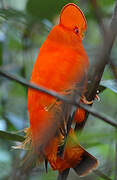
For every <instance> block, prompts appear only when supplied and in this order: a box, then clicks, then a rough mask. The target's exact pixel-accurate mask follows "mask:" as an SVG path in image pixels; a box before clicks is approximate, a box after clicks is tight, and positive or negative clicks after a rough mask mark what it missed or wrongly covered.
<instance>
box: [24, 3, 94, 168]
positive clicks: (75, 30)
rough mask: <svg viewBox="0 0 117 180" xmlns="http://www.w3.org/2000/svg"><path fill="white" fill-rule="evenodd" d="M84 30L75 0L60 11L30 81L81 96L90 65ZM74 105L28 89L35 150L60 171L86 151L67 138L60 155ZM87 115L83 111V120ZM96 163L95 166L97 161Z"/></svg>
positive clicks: (40, 52)
mask: <svg viewBox="0 0 117 180" xmlns="http://www.w3.org/2000/svg"><path fill="white" fill-rule="evenodd" d="M85 30H86V20H85V17H84V15H83V13H82V11H81V10H80V9H79V8H78V7H77V6H76V5H75V4H73V3H70V4H68V5H66V6H65V7H64V8H63V9H62V11H61V14H60V22H59V24H58V25H56V26H55V27H54V28H53V29H52V30H51V32H50V33H49V35H48V37H47V39H46V40H45V42H44V43H43V45H42V47H41V48H40V51H39V54H38V57H37V60H36V62H35V65H34V67H33V71H32V76H31V82H33V83H35V84H37V85H41V86H44V87H46V88H49V89H53V90H55V91H57V92H58V93H60V94H63V95H66V96H68V97H69V98H71V99H78V97H79V95H82V94H83V93H84V91H85V88H86V81H87V72H88V66H89V61H88V56H87V54H86V52H85V50H84V48H83V45H82V37H83V33H84V31H85ZM72 108H73V107H71V106H70V105H66V104H65V103H64V102H61V101H58V100H56V99H55V98H54V97H51V96H49V95H47V94H44V93H41V92H39V91H36V90H33V89H29V91H28V112H29V119H30V129H31V134H32V144H33V147H34V150H35V153H37V154H38V155H39V156H41V155H42V154H43V156H45V157H46V158H47V159H48V161H49V162H50V164H51V166H52V167H53V169H57V170H59V171H62V170H64V169H65V168H68V167H69V168H70V167H75V165H76V164H79V162H80V160H81V159H82V157H83V153H84V152H85V150H84V149H83V148H81V146H80V145H79V143H77V147H76V145H75V147H76V148H75V147H74V146H72V142H71V141H68V142H67V144H66V146H65V151H64V158H63V161H62V158H61V157H59V156H57V151H58V145H59V144H60V142H61V133H60V129H61V128H63V124H64V123H63V122H65V123H66V124H67V121H68V119H67V118H68V116H69V115H70V113H71V111H72ZM78 111H79V110H78ZM78 111H77V113H76V116H75V119H76V121H77V122H79V121H80V119H79V113H78ZM84 114H85V112H84V111H82V118H81V119H82V120H83V118H84ZM78 119H79V120H78ZM71 131H73V130H70V135H69V137H70V136H72V135H71V134H73V133H71ZM69 137H68V140H69ZM70 142H71V143H70ZM74 149H75V150H74ZM69 150H70V151H72V154H70V153H69ZM65 164H66V165H65ZM94 164H95V165H94V166H95V167H96V164H97V161H96V160H95V163H94Z"/></svg>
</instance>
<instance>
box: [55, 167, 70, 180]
mask: <svg viewBox="0 0 117 180" xmlns="http://www.w3.org/2000/svg"><path fill="white" fill-rule="evenodd" d="M69 171H70V168H69V169H65V170H64V171H62V172H61V173H59V175H58V178H57V180H66V179H67V177H68V175H69Z"/></svg>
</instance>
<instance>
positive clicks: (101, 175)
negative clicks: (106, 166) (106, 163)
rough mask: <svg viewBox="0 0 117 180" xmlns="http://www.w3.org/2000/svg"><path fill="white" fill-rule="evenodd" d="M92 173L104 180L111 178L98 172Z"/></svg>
mask: <svg viewBox="0 0 117 180" xmlns="http://www.w3.org/2000/svg"><path fill="white" fill-rule="evenodd" d="M94 173H95V174H96V175H97V176H99V177H101V178H103V179H105V180H112V179H111V178H109V177H108V176H106V175H105V174H103V173H102V172H101V171H100V170H95V171H94Z"/></svg>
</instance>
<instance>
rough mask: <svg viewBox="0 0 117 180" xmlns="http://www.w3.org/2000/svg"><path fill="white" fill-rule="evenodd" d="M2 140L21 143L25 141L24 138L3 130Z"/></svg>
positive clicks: (0, 136)
mask: <svg viewBox="0 0 117 180" xmlns="http://www.w3.org/2000/svg"><path fill="white" fill-rule="evenodd" d="M0 138H1V139H4V140H11V141H19V142H22V141H24V140H25V138H24V137H23V136H20V135H17V134H14V133H9V132H6V131H1V130H0Z"/></svg>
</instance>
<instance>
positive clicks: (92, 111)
mask: <svg viewBox="0 0 117 180" xmlns="http://www.w3.org/2000/svg"><path fill="white" fill-rule="evenodd" d="M0 75H2V76H4V77H6V78H8V79H10V80H14V81H16V82H18V83H20V84H22V85H23V86H26V87H28V88H32V89H35V90H38V91H41V92H43V93H46V94H48V95H50V96H53V97H55V98H57V99H59V100H62V101H64V102H65V103H68V104H72V105H75V106H77V107H81V108H83V109H84V110H86V111H87V112H89V113H90V114H92V115H93V116H95V117H97V118H99V119H101V120H103V121H105V122H106V123H108V124H110V125H112V126H113V127H116V128H117V123H115V122H114V120H113V118H111V117H109V116H106V115H105V114H104V113H99V112H97V111H96V110H95V109H93V108H91V107H89V106H87V105H84V104H81V103H80V104H79V103H78V102H77V101H74V100H70V99H68V98H66V96H63V95H60V94H59V93H57V92H56V91H53V90H49V89H46V88H44V87H42V86H37V85H35V84H33V83H29V82H27V81H26V80H25V79H24V78H19V77H16V76H15V75H12V74H10V73H8V72H5V71H4V70H2V69H0Z"/></svg>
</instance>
